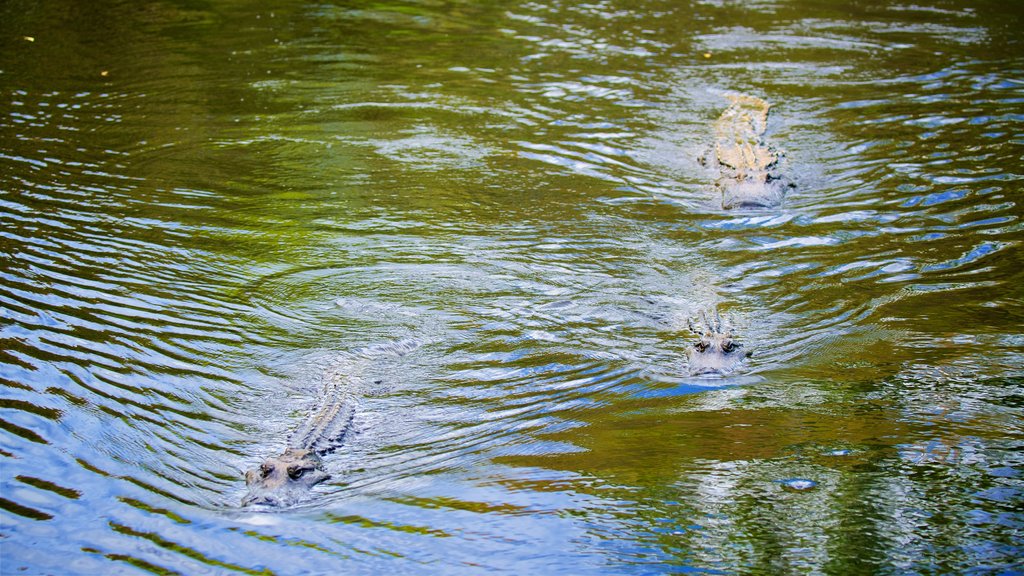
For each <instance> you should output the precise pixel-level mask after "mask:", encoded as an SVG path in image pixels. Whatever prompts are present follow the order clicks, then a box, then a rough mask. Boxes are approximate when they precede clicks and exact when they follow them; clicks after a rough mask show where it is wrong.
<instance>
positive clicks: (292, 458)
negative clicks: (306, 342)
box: [242, 340, 420, 506]
mask: <svg viewBox="0 0 1024 576" xmlns="http://www.w3.org/2000/svg"><path fill="white" fill-rule="evenodd" d="M419 346H420V342H417V341H414V340H403V341H399V342H389V343H385V344H381V345H377V346H373V347H367V348H364V349H362V350H360V351H359V352H358V353H356V354H346V355H344V358H345V359H347V360H349V361H347V362H339V363H337V364H336V365H334V366H333V367H332V368H331V369H330V370H327V371H325V373H324V375H323V382H324V383H323V387H322V389H321V390H320V393H319V394H318V395H317V400H316V404H315V405H314V406H313V408H312V410H311V411H310V414H309V416H308V417H307V418H306V419H305V420H303V422H302V424H301V425H299V427H298V428H296V429H295V431H293V432H292V433H291V435H290V436H289V437H288V441H287V445H286V447H285V450H284V452H282V453H281V454H279V455H277V456H272V457H270V458H267V459H266V460H264V461H263V463H262V464H260V465H259V466H258V467H257V468H254V469H252V470H249V471H248V472H246V473H245V484H246V486H248V488H249V492H248V493H247V494H246V495H245V497H243V498H242V506H249V505H254V504H260V505H264V506H289V505H291V504H294V503H296V502H298V501H299V500H301V499H303V498H304V497H305V496H306V495H307V494H308V493H309V490H310V489H311V488H313V487H314V486H316V485H317V484H320V483H321V482H323V481H325V480H328V479H329V478H330V477H331V476H330V474H328V473H327V471H326V470H324V464H323V460H322V459H321V456H323V455H325V454H328V453H330V452H333V451H334V450H335V449H337V448H338V447H339V446H341V444H342V442H343V441H344V440H345V437H346V436H347V435H348V434H349V433H350V432H351V429H352V421H353V418H354V417H355V413H356V410H357V408H358V407H359V396H360V389H361V388H362V387H363V386H364V385H365V383H366V382H368V380H367V379H366V378H365V376H364V375H363V374H362V372H363V371H364V370H365V369H366V368H367V366H368V364H369V363H371V362H374V361H375V360H377V359H379V357H380V356H382V355H389V356H403V355H405V354H406V353H408V352H410V351H412V350H414V349H416V348H417V347H419ZM374 383H375V384H380V381H375V382H374Z"/></svg>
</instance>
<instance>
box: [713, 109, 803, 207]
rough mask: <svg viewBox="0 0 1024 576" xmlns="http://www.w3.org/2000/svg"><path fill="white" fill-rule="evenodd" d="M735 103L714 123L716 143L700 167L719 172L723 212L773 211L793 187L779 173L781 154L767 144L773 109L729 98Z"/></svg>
mask: <svg viewBox="0 0 1024 576" xmlns="http://www.w3.org/2000/svg"><path fill="white" fill-rule="evenodd" d="M728 98H729V100H730V101H731V102H732V103H731V104H730V105H729V107H728V108H726V109H725V111H724V112H722V115H721V116H719V118H718V120H716V121H715V142H714V145H713V146H712V149H711V150H709V151H708V152H706V153H705V154H704V155H703V156H701V158H699V160H700V163H701V164H702V165H704V166H706V167H709V168H714V169H717V170H718V171H719V174H720V176H719V178H718V181H717V187H718V189H719V190H721V191H722V208H724V209H727V210H728V209H730V208H771V207H773V206H777V205H778V204H780V203H781V202H782V197H783V196H784V195H785V194H786V191H787V190H788V189H790V188H793V187H794V185H793V184H792V183H791V182H790V181H789V180H788V179H787V178H786V177H785V176H784V175H782V174H781V173H780V172H779V162H780V161H781V160H782V153H781V152H780V151H779V150H777V149H776V148H775V147H774V146H772V145H771V144H768V143H767V142H765V140H764V132H765V130H766V129H767V127H768V110H769V108H771V105H770V104H768V102H765V101H764V100H762V99H760V98H758V97H756V96H747V95H742V94H730V95H729V96H728Z"/></svg>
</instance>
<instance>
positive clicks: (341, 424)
mask: <svg viewBox="0 0 1024 576" xmlns="http://www.w3.org/2000/svg"><path fill="white" fill-rule="evenodd" d="M351 378H352V376H346V375H335V376H332V377H330V378H329V381H328V382H327V383H326V384H325V386H324V391H323V393H322V394H320V397H319V398H318V399H317V403H316V405H315V406H314V407H313V410H312V411H311V412H312V414H311V416H309V417H308V418H306V419H305V420H304V421H303V422H302V424H301V425H299V427H298V428H297V429H295V431H294V432H292V434H291V436H289V438H288V446H289V447H291V448H304V449H306V450H312V451H314V452H316V453H318V454H324V453H326V452H330V451H331V450H333V449H335V448H337V447H338V446H339V445H340V444H341V442H342V441H343V440H344V438H345V435H346V434H347V433H348V432H349V430H350V429H351V428H352V420H353V419H354V418H355V414H356V409H357V408H358V407H359V398H358V396H357V395H356V394H355V392H354V390H353V388H354V383H353V382H352V381H351Z"/></svg>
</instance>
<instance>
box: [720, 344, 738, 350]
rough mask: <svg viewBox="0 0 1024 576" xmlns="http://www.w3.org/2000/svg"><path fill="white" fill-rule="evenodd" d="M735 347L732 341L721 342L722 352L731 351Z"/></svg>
mask: <svg viewBox="0 0 1024 576" xmlns="http://www.w3.org/2000/svg"><path fill="white" fill-rule="evenodd" d="M735 349H736V345H735V344H733V343H732V342H726V343H725V344H722V351H723V352H732V351H733V350H735Z"/></svg>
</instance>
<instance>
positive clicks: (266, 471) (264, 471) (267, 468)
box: [260, 462, 274, 478]
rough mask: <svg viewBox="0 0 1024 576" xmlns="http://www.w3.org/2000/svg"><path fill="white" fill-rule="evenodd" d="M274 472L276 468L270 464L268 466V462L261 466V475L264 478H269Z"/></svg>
mask: <svg viewBox="0 0 1024 576" xmlns="http://www.w3.org/2000/svg"><path fill="white" fill-rule="evenodd" d="M273 471H274V467H273V466H271V465H270V464H267V463H266V462H264V463H263V464H260V475H261V476H263V477H264V478H266V477H267V476H270V473H271V472H273Z"/></svg>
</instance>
